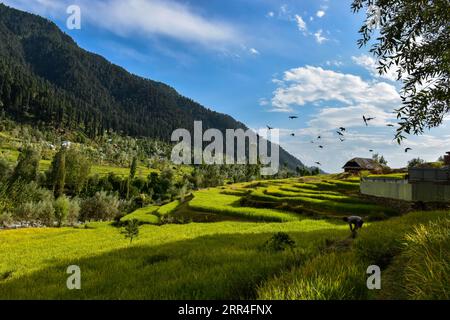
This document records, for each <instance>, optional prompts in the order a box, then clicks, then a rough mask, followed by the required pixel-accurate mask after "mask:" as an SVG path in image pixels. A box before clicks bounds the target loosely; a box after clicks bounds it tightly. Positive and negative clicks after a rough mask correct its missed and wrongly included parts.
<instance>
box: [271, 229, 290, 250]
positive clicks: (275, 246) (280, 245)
mask: <svg viewBox="0 0 450 320" xmlns="http://www.w3.org/2000/svg"><path fill="white" fill-rule="evenodd" d="M294 247H295V241H294V240H292V238H291V237H290V236H289V235H288V234H287V233H285V232H277V233H275V234H274V235H273V236H272V237H271V238H270V239H269V240H267V241H266V242H265V243H264V248H265V249H267V250H271V251H284V250H286V249H288V248H289V249H293V248H294Z"/></svg>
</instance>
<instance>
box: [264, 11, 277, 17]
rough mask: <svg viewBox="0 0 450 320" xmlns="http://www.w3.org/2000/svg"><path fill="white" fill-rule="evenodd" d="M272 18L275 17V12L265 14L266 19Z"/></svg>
mask: <svg viewBox="0 0 450 320" xmlns="http://www.w3.org/2000/svg"><path fill="white" fill-rule="evenodd" d="M274 16H275V12H273V11H269V12H267V15H266V17H268V18H273V17H274Z"/></svg>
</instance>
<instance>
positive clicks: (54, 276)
mask: <svg viewBox="0 0 450 320" xmlns="http://www.w3.org/2000/svg"><path fill="white" fill-rule="evenodd" d="M357 184H358V182H357V181H338V180H328V179H327V178H326V176H325V177H322V178H316V179H314V180H312V179H311V180H309V179H298V178H297V179H287V180H281V181H261V182H256V183H255V182H253V183H242V184H235V185H229V186H226V187H219V188H211V189H205V190H200V191H196V192H194V194H193V197H191V198H189V199H188V200H186V201H185V202H184V203H182V202H181V201H174V202H170V203H168V204H166V205H164V206H161V207H158V206H151V207H146V208H142V209H138V210H137V211H135V212H133V213H131V214H130V215H128V216H125V217H124V218H122V222H124V221H127V220H132V219H137V220H138V221H140V222H141V224H142V225H141V227H140V234H139V237H138V238H136V239H134V240H133V242H131V243H130V241H129V240H127V239H125V238H124V236H123V235H122V234H121V233H120V228H119V227H117V226H114V224H111V223H109V222H95V223H87V224H86V225H84V226H80V227H78V228H68V227H65V228H41V229H22V230H6V231H1V232H0V247H1V252H2V259H1V260H0V298H1V299H17V298H27V299H35V298H37V299H392V298H404V299H408V298H422V299H428V298H445V295H446V294H447V292H449V288H448V284H449V279H448V275H449V274H450V273H449V272H448V271H449V269H448V268H449V266H450V261H449V257H450V252H449V249H450V248H449V243H450V241H448V236H449V234H448V223H449V213H448V212H416V213H409V214H407V215H404V216H399V217H390V216H392V215H394V212H393V211H392V210H391V209H388V208H383V207H380V206H379V205H376V204H370V203H362V202H361V200H360V199H359V196H358V194H357V192H356V189H357ZM319 191H320V192H321V193H319ZM262 206H265V207H264V208H263V207H262ZM345 209H348V210H353V211H352V212H351V213H355V214H360V215H362V216H363V217H364V218H365V219H367V220H370V216H371V214H377V215H378V216H379V213H380V212H382V213H385V216H384V221H380V222H369V223H366V224H365V225H364V227H363V229H362V230H361V231H360V234H359V236H358V237H357V238H356V239H352V238H351V237H350V232H349V230H348V225H347V224H345V223H344V222H343V221H342V219H341V216H342V215H343V214H344V213H345V212H346V211H345ZM167 216H170V217H173V218H174V219H175V221H176V219H177V217H183V219H182V221H183V222H182V223H179V224H164V223H162V220H163V217H167ZM205 217H206V218H205ZM433 223H439V225H441V226H443V227H442V228H441V229H436V228H433V227H432V226H433ZM435 230H437V231H436V232H437V234H436V235H435ZM277 232H285V233H287V234H288V235H289V236H290V237H291V238H292V239H293V240H294V241H295V247H293V248H290V249H286V250H283V251H281V250H280V251H277V250H270V249H268V248H267V247H266V246H265V243H266V242H267V241H268V240H269V239H270V238H271V237H272V236H273V235H274V234H275V233H277ZM428 237H435V238H436V239H441V240H439V241H437V242H433V243H432V244H431V243H429V241H428V242H427V239H428ZM418 246H420V247H421V248H422V249H423V250H422V249H421V250H417V248H418ZM405 259H407V260H408V261H414V266H415V267H414V269H412V268H411V267H410V266H409V265H407V264H406V263H405ZM428 262H430V263H428ZM371 264H377V265H380V266H381V267H382V269H383V270H384V272H386V277H385V278H383V279H385V280H384V281H385V282H383V290H377V292H374V291H371V290H368V289H367V287H366V279H367V274H366V269H367V266H369V265H371ZM70 265H78V266H80V268H81V272H82V290H74V291H71V290H68V289H67V287H66V279H67V276H68V275H67V274H66V269H67V267H68V266H70ZM435 265H439V266H440V269H433V273H432V270H431V269H430V268H432V266H435ZM434 270H436V271H434ZM394 284H395V285H394ZM397 284H400V285H397ZM425 284H426V285H425ZM447 298H448V297H447Z"/></svg>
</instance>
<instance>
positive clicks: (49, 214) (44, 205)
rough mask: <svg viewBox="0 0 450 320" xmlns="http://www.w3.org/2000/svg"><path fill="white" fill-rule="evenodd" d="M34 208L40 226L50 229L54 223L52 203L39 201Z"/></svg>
mask: <svg viewBox="0 0 450 320" xmlns="http://www.w3.org/2000/svg"><path fill="white" fill-rule="evenodd" d="M35 207H36V212H37V217H38V220H39V221H40V222H41V223H42V224H44V225H46V226H49V227H52V226H53V225H54V222H55V208H54V207H53V203H52V201H39V202H38V203H37V204H36V205H35Z"/></svg>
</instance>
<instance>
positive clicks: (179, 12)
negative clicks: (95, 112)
mask: <svg viewBox="0 0 450 320" xmlns="http://www.w3.org/2000/svg"><path fill="white" fill-rule="evenodd" d="M72 2H73V1H72V0H64V1H60V2H58V6H56V4H55V2H53V1H49V0H34V1H33V0H31V1H30V0H27V1H24V0H7V1H5V3H6V4H9V5H11V6H13V7H18V8H21V9H24V10H29V11H32V12H34V13H38V14H45V15H51V16H52V17H54V18H56V19H61V18H62V17H61V15H62V14H65V9H64V8H65V7H67V6H68V5H69V4H72ZM77 4H78V5H79V6H80V7H81V14H82V21H83V22H85V21H86V22H88V23H90V24H93V25H96V26H98V27H101V28H104V29H107V30H109V31H112V32H114V33H116V34H118V35H121V36H130V35H141V36H153V35H158V36H166V37H170V38H174V39H177V40H179V41H183V42H191V43H197V44H201V45H204V46H208V47H211V46H212V47H215V46H223V45H229V44H235V43H237V42H238V41H239V38H240V35H239V34H238V32H237V30H236V29H235V27H233V26H232V25H231V24H228V23H226V22H223V21H219V20H214V19H210V18H208V17H207V16H205V15H203V14H200V13H199V12H198V11H197V10H195V9H194V8H193V7H191V6H189V5H187V4H183V3H179V2H175V1H173V0H129V1H126V2H125V1H121V0H104V1H88V0H78V1H77ZM61 8H62V9H63V10H61ZM63 17H64V18H65V16H63Z"/></svg>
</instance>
